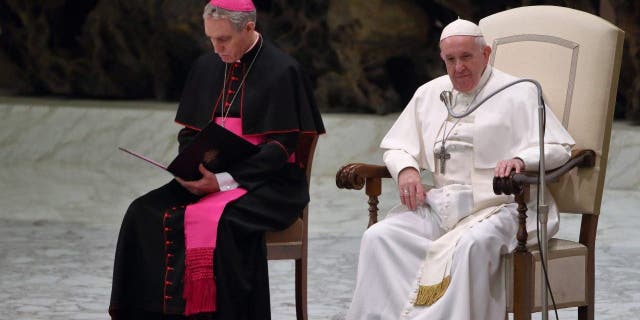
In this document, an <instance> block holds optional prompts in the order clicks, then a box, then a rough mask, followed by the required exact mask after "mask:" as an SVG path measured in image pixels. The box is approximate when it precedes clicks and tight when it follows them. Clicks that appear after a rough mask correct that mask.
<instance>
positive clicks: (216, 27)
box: [204, 18, 255, 63]
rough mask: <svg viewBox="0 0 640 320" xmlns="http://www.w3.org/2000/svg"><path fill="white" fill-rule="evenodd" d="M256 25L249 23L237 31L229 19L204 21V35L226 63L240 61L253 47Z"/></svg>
mask: <svg viewBox="0 0 640 320" xmlns="http://www.w3.org/2000/svg"><path fill="white" fill-rule="evenodd" d="M254 30H255V23H254V22H247V24H246V25H245V26H244V28H242V29H241V30H236V29H234V28H233V26H232V25H231V22H230V21H229V19H226V18H222V19H216V18H206V19H204V33H205V34H206V35H207V37H209V40H210V41H211V44H212V45H213V50H214V51H215V53H216V54H218V56H220V59H222V61H224V62H226V63H232V62H235V61H237V60H239V59H240V58H241V57H242V56H243V55H244V53H245V52H246V51H247V50H248V49H249V47H251V45H252V44H253V41H254V40H255V37H254Z"/></svg>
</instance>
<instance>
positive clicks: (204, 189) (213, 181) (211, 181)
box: [176, 163, 220, 196]
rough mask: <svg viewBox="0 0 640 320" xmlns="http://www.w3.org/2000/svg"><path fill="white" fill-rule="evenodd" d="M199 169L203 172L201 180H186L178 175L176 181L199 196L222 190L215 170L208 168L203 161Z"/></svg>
mask: <svg viewBox="0 0 640 320" xmlns="http://www.w3.org/2000/svg"><path fill="white" fill-rule="evenodd" d="M198 170H199V171H200V173H202V178H200V180H194V181H185V180H183V179H180V178H178V177H176V181H178V183H179V184H181V185H182V186H183V187H184V188H185V189H187V190H189V192H191V193H193V194H195V195H197V196H202V195H205V194H209V193H214V192H218V191H220V185H219V184H218V179H217V178H216V175H215V174H214V173H213V172H211V171H209V170H207V169H206V168H205V167H204V165H203V164H202V163H201V164H200V165H199V166H198Z"/></svg>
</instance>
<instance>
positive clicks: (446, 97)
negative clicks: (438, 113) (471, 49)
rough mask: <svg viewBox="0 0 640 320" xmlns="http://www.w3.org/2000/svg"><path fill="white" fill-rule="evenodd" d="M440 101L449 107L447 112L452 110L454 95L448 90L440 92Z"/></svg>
mask: <svg viewBox="0 0 640 320" xmlns="http://www.w3.org/2000/svg"><path fill="white" fill-rule="evenodd" d="M440 101H442V103H444V105H445V107H447V110H451V107H452V105H451V104H452V103H453V93H452V92H451V91H448V90H444V91H442V92H440Z"/></svg>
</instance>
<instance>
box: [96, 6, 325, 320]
mask: <svg viewBox="0 0 640 320" xmlns="http://www.w3.org/2000/svg"><path fill="white" fill-rule="evenodd" d="M235 2H238V3H239V4H237V3H235ZM229 3H231V6H228V8H231V10H228V9H225V6H226V5H227V4H229ZM234 3H235V4H234ZM246 3H249V4H250V5H249V6H252V4H251V1H250V0H212V1H211V2H210V3H209V4H208V5H207V7H205V18H204V22H205V32H206V33H207V36H209V38H210V39H211V42H212V44H213V46H214V50H215V53H211V54H207V55H204V56H202V57H200V58H199V59H198V60H197V61H196V62H195V63H194V65H193V67H192V69H191V71H190V73H189V76H188V78H187V81H186V84H185V87H184V91H183V95H182V98H181V101H180V104H179V107H178V111H177V113H176V118H175V120H176V122H177V123H179V124H181V125H182V126H183V129H181V130H180V132H179V133H178V141H179V149H180V150H183V149H184V148H185V146H186V145H188V144H189V142H190V141H191V140H192V139H193V137H194V136H195V135H196V134H197V133H198V132H199V130H200V129H201V128H203V127H204V126H205V125H207V123H209V122H210V121H216V122H218V123H220V124H222V123H225V122H227V123H230V122H231V121H232V120H233V121H236V123H237V124H239V125H240V126H241V135H242V136H244V137H246V138H249V139H251V138H253V139H254V140H257V141H260V143H258V147H259V151H258V152H257V153H256V154H254V155H252V156H250V157H249V158H246V159H244V160H242V161H238V162H235V163H233V164H231V165H229V166H227V167H226V168H225V171H224V172H209V171H208V170H206V164H205V169H204V170H206V171H203V172H204V174H203V177H204V176H207V177H208V178H210V179H214V180H216V179H217V181H215V184H214V185H217V188H215V187H214V188H213V192H211V191H210V190H211V189H210V188H209V189H207V188H200V189H199V185H198V184H197V183H198V181H184V180H181V179H174V180H172V181H170V182H169V183H167V184H166V185H164V186H162V187H160V188H158V189H156V190H153V191H151V192H149V193H147V194H145V195H143V196H141V197H139V198H138V199H136V200H134V201H133V202H132V203H131V205H130V206H129V208H128V210H127V212H126V214H125V216H124V218H123V221H122V226H121V229H120V234H119V238H118V244H117V248H116V255H115V262H114V274H113V288H112V293H111V303H110V306H109V313H110V315H111V316H112V318H113V319H173V318H175V319H183V318H187V317H186V316H185V305H186V301H185V299H184V298H183V294H184V292H183V291H184V274H185V232H184V221H185V212H186V208H189V207H190V206H193V205H197V204H198V203H199V202H202V201H203V199H205V198H207V196H208V195H211V194H212V193H215V192H221V191H220V190H222V191H224V190H225V188H227V187H229V186H230V187H229V188H231V189H233V188H235V187H236V186H237V187H239V188H242V189H244V190H246V193H244V194H243V195H241V196H240V197H238V198H237V199H234V200H232V201H230V202H228V203H227V204H226V205H225V206H224V209H223V210H222V212H221V216H220V219H219V222H218V225H217V230H215V231H217V236H216V237H215V240H216V245H215V250H214V251H213V255H212V256H213V269H214V270H213V274H214V277H215V287H216V294H215V302H214V304H215V311H213V312H198V313H196V314H193V315H190V316H189V317H188V318H198V319H199V318H203V317H208V318H211V319H225V320H226V319H270V301H269V282H268V272H267V260H266V246H265V240H264V232H265V231H274V230H282V229H285V228H286V227H288V226H289V225H290V224H291V223H292V222H293V221H295V219H296V217H298V216H299V214H300V212H301V211H302V210H303V208H304V207H305V206H306V204H307V203H308V201H309V194H308V186H307V181H306V176H305V173H304V169H303V168H300V167H299V166H297V165H296V164H295V162H292V161H291V158H293V157H295V154H294V151H295V148H296V143H297V141H298V137H299V136H300V135H306V134H310V135H317V134H322V133H324V126H323V123H322V119H321V117H320V113H319V111H318V109H317V107H316V104H315V101H314V98H313V92H312V88H311V85H310V82H309V80H308V78H307V76H306V75H305V74H304V72H303V71H302V68H301V66H300V65H299V64H298V63H297V62H296V61H295V60H294V59H293V58H291V57H290V56H288V55H287V54H285V53H283V52H282V51H281V50H280V49H278V48H276V47H275V46H274V45H273V44H272V43H270V42H269V41H267V40H265V39H263V38H262V36H261V35H260V34H259V33H258V32H256V31H255V9H253V12H252V13H253V17H254V18H253V20H251V19H250V20H249V21H248V22H243V23H242V24H241V25H240V26H241V29H240V30H237V29H234V28H233V27H234V26H233V24H232V23H231V22H230V20H229V19H228V18H225V17H224V14H225V13H228V12H233V11H234V10H233V9H235V8H236V7H234V6H235V5H243V4H246ZM238 11H240V12H243V11H242V10H238ZM207 12H208V14H209V16H207ZM249 14H251V12H249ZM221 16H222V17H221ZM228 30H230V31H228ZM227 31H228V32H227ZM225 32H227V33H225ZM229 35H230V36H229ZM225 37H226V38H225ZM229 37H230V38H231V39H229ZM201 170H202V169H201ZM212 177H213V178H212ZM223 177H227V178H230V179H231V182H230V183H229V182H225V181H223V180H222V178H223ZM212 228H215V226H213V227H212Z"/></svg>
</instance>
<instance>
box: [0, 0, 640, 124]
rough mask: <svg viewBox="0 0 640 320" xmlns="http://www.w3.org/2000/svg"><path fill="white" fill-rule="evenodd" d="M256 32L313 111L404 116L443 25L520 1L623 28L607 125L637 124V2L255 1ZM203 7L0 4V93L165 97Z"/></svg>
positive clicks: (431, 67)
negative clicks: (302, 71) (300, 68)
mask: <svg viewBox="0 0 640 320" xmlns="http://www.w3.org/2000/svg"><path fill="white" fill-rule="evenodd" d="M254 2H255V4H256V6H257V8H258V29H259V30H260V31H261V32H262V33H263V34H264V35H265V36H266V37H267V38H270V39H271V40H273V41H274V42H276V43H277V44H278V45H279V46H281V47H282V48H283V49H284V50H285V51H287V52H289V53H291V54H292V55H293V56H295V57H296V58H297V59H298V60H299V61H300V62H301V63H302V64H303V65H304V66H305V67H306V68H307V69H308V71H309V74H310V75H311V77H312V80H313V82H314V86H315V91H316V97H317V99H318V102H319V105H320V107H321V109H322V111H323V112H366V113H379V114H384V113H389V112H394V111H399V110H402V108H403V107H404V105H405V103H406V102H407V101H408V100H409V99H410V97H411V95H412V94H413V91H414V90H415V89H416V88H417V87H418V85H420V84H422V83H424V82H426V81H428V80H429V79H431V78H434V77H436V76H439V75H441V74H443V73H444V68H443V66H442V62H441V61H440V59H439V57H438V37H439V34H440V31H441V30H442V28H443V26H444V25H446V24H447V23H448V22H450V21H452V20H454V19H455V18H456V17H458V16H459V17H461V18H465V19H469V20H472V21H475V22H477V21H478V20H480V19H481V18H482V17H485V16H487V15H490V14H492V13H495V12H498V11H502V10H506V9H509V8H514V7H519V6H523V5H538V4H550V5H559V6H566V7H571V8H575V9H579V10H583V11H586V12H590V13H593V14H596V15H600V16H602V17H603V18H605V19H607V20H609V21H611V22H612V23H614V24H616V25H618V26H619V27H620V28H622V29H623V30H625V32H626V39H625V49H624V58H623V59H624V60H623V67H622V74H621V78H620V84H619V92H618V106H617V109H616V117H617V118H627V119H632V120H634V121H635V122H637V123H640V77H638V74H639V73H640V4H639V3H638V1H635V0H575V1H549V0H546V1H526V0H518V1H515V0H513V1H509V0H499V1H471V0H453V1H438V0H393V1H389V0H385V1H383V0H254ZM205 3H206V1H204V0H197V1H196V0H45V1H38V0H0V93H2V94H5V95H7V94H19V95H43V96H51V95H53V96H64V97H74V98H75V97H79V98H100V99H151V100H163V101H164V100H168V101H175V100H178V99H179V97H180V92H181V89H182V84H183V81H184V79H185V76H186V73H187V72H188V70H189V67H190V64H191V62H192V61H193V60H194V59H195V58H196V57H197V56H198V55H200V54H202V53H204V52H207V51H209V50H211V47H210V44H209V43H208V42H207V39H206V38H205V36H204V33H203V27H202V18H201V12H202V8H203V6H204V4H205Z"/></svg>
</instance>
